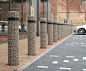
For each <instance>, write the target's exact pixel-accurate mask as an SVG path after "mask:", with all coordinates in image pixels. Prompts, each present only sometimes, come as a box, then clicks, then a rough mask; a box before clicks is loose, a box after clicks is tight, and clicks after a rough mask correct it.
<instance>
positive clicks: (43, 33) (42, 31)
mask: <svg viewBox="0 0 86 71" xmlns="http://www.w3.org/2000/svg"><path fill="white" fill-rule="evenodd" d="M40 28H41V29H40V47H41V48H46V33H47V24H46V19H45V18H41V20H40Z"/></svg>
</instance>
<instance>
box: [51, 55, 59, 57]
mask: <svg viewBox="0 0 86 71" xmlns="http://www.w3.org/2000/svg"><path fill="white" fill-rule="evenodd" d="M50 57H58V55H50Z"/></svg>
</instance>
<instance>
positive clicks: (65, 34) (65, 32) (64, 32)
mask: <svg viewBox="0 0 86 71" xmlns="http://www.w3.org/2000/svg"><path fill="white" fill-rule="evenodd" d="M65 35H66V27H65V23H64V37H65Z"/></svg>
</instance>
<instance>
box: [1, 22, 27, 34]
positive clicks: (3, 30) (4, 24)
mask: <svg viewBox="0 0 86 71" xmlns="http://www.w3.org/2000/svg"><path fill="white" fill-rule="evenodd" d="M19 31H20V32H21V26H19ZM23 31H24V32H26V31H27V27H25V26H24V28H23ZM7 32H8V22H7V21H0V33H7Z"/></svg>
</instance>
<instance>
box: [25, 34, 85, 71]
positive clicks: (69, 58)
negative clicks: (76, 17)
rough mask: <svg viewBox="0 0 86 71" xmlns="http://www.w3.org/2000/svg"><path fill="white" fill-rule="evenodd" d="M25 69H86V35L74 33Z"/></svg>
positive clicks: (73, 70)
mask: <svg viewBox="0 0 86 71" xmlns="http://www.w3.org/2000/svg"><path fill="white" fill-rule="evenodd" d="M24 71H86V35H72V36H71V37H69V38H68V39H67V40H66V41H64V42H62V43H61V44H59V45H58V46H56V47H55V48H54V49H53V50H51V51H50V52H48V53H47V54H46V55H44V56H43V57H41V58H40V59H38V60H37V61H36V62H34V63H33V64H31V65H30V66H28V67H27V68H26V69H24Z"/></svg>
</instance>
